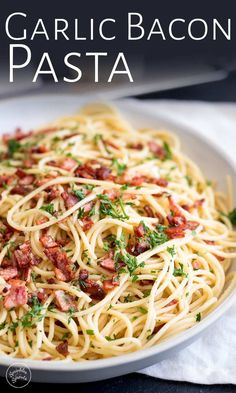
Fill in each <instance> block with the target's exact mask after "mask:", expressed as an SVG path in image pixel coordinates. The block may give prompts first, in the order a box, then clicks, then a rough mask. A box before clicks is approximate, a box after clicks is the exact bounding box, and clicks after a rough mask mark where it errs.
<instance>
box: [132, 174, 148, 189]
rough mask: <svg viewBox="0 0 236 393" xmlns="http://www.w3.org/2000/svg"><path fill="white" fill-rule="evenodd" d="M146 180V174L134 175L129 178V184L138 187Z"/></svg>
mask: <svg viewBox="0 0 236 393" xmlns="http://www.w3.org/2000/svg"><path fill="white" fill-rule="evenodd" d="M146 180H147V177H146V176H134V177H133V178H132V179H131V180H129V182H128V183H129V184H130V185H131V186H135V187H139V186H141V185H142V184H143V182H145V181H146Z"/></svg>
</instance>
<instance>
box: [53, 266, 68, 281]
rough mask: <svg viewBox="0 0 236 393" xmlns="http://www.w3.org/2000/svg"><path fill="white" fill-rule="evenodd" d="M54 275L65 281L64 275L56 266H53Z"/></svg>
mask: <svg viewBox="0 0 236 393" xmlns="http://www.w3.org/2000/svg"><path fill="white" fill-rule="evenodd" d="M55 276H56V279H57V280H58V281H66V275H65V274H64V273H63V272H62V271H61V270H60V269H58V268H57V267H55Z"/></svg>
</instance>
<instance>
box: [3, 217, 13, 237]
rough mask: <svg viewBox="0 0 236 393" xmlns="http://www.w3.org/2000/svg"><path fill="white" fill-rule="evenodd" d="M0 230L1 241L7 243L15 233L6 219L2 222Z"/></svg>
mask: <svg viewBox="0 0 236 393" xmlns="http://www.w3.org/2000/svg"><path fill="white" fill-rule="evenodd" d="M0 229H1V232H0V241H5V242H7V241H8V240H10V238H11V237H12V235H13V233H14V229H13V228H12V227H11V226H10V225H9V224H8V222H7V220H6V219H2V221H0Z"/></svg>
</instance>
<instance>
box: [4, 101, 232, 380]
mask: <svg viewBox="0 0 236 393" xmlns="http://www.w3.org/2000/svg"><path fill="white" fill-rule="evenodd" d="M84 102H85V100H83V101H82V100H80V99H78V98H77V97H76V96H70V95H60V96H59V95H58V96H56V95H51V96H38V97H26V98H21V99H10V100H7V101H3V102H0V130H1V133H3V132H9V131H13V130H14V128H15V127H17V126H22V127H23V128H26V129H28V128H31V127H35V126H38V125H41V124H44V123H47V122H48V121H51V120H53V119H55V118H56V117H58V116H63V115H67V114H70V113H74V112H75V111H77V110H78V109H79V107H80V106H81V105H82V104H83V103H84ZM115 104H116V106H117V107H118V108H119V109H120V110H121V112H122V113H123V114H124V116H126V117H127V118H128V119H129V120H130V121H131V123H132V124H133V125H134V126H137V127H147V126H154V127H165V128H167V129H169V130H170V131H174V132H176V133H177V134H178V135H179V137H180V138H181V141H182V147H183V151H185V152H186V153H187V154H188V155H189V156H190V157H191V158H192V159H193V160H194V161H195V162H196V163H198V164H199V166H200V167H201V168H202V170H203V171H204V173H205V175H206V176H207V177H208V178H209V179H216V180H217V181H218V182H219V187H220V188H221V189H224V187H225V175H226V174H229V175H231V176H232V178H233V182H234V187H235V185H236V170H235V168H234V165H233V163H232V162H231V161H230V160H229V158H228V157H226V156H225V154H224V153H223V151H221V150H220V149H219V147H217V146H216V145H214V142H212V141H209V140H208V139H207V138H205V137H202V136H199V135H197V134H196V133H195V132H194V131H193V130H191V129H184V128H183V127H181V128H180V127H178V124H174V123H173V122H170V121H169V120H167V119H164V118H160V116H157V115H155V113H152V112H151V111H147V110H146V108H145V107H144V106H143V105H142V104H141V103H139V102H137V101H133V100H123V101H116V102H115ZM234 191H235V190H234ZM231 269H233V270H235V269H236V261H235V262H234V263H233V266H232V268H231ZM235 297H236V289H235V290H234V292H232V293H231V294H230V295H229V296H228V298H227V299H226V300H225V301H224V302H223V303H222V304H221V305H220V306H219V307H218V308H217V309H215V310H214V311H213V312H212V313H211V314H210V315H208V316H207V317H206V318H204V319H203V320H202V321H201V322H200V323H199V324H198V325H196V326H194V327H193V328H191V329H189V330H187V331H185V332H182V333H180V334H179V335H177V336H175V337H173V338H171V339H169V340H168V341H166V342H163V343H161V344H158V345H156V346H154V347H152V348H148V349H144V350H140V351H138V352H134V353H131V354H128V355H123V356H119V357H114V358H109V359H102V360H95V361H89V362H80V363H79V362H78V363H72V362H69V361H57V362H56V361H34V360H29V359H22V362H23V363H24V364H26V365H27V366H28V367H30V369H31V371H32V380H33V381H39V382H42V381H44V382H68V383H69V382H70V383H72V382H91V381H96V380H100V379H106V378H111V377H114V376H118V375H122V374H127V373H130V372H133V371H137V370H140V369H142V368H145V367H147V366H150V365H152V364H154V363H156V362H158V361H160V360H163V359H165V358H167V357H171V356H172V354H173V353H174V352H175V351H177V350H180V349H181V348H184V347H185V346H187V345H188V344H190V343H191V342H192V341H194V340H195V339H196V338H198V337H199V336H200V335H201V334H202V333H203V332H204V330H206V329H208V328H209V327H210V326H211V325H212V324H213V323H214V322H215V321H216V319H218V318H219V317H220V316H221V315H222V314H223V313H225V311H226V310H228V308H229V307H230V306H231V305H232V304H233V302H234V301H235ZM14 362H15V359H12V358H10V357H6V356H0V375H4V374H5V371H6V368H7V367H8V366H9V365H11V364H13V363H14Z"/></svg>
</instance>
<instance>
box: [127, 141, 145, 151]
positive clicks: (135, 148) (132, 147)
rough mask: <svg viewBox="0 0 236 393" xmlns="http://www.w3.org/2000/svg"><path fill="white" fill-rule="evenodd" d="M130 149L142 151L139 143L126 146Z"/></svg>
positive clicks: (141, 145)
mask: <svg viewBox="0 0 236 393" xmlns="http://www.w3.org/2000/svg"><path fill="white" fill-rule="evenodd" d="M128 147H129V148H130V149H134V150H142V149H143V144H142V143H140V142H137V143H130V144H129V146H128Z"/></svg>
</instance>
